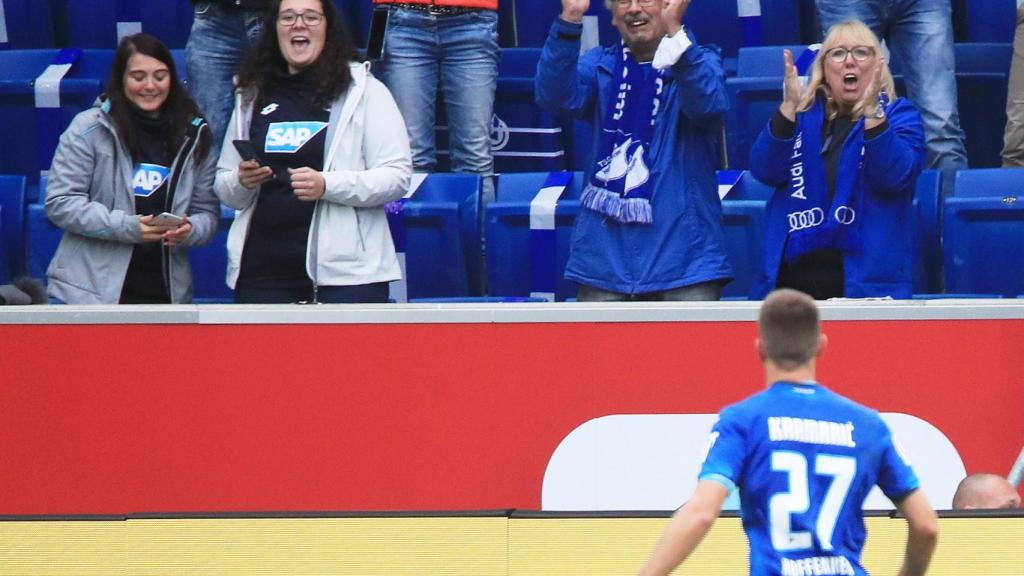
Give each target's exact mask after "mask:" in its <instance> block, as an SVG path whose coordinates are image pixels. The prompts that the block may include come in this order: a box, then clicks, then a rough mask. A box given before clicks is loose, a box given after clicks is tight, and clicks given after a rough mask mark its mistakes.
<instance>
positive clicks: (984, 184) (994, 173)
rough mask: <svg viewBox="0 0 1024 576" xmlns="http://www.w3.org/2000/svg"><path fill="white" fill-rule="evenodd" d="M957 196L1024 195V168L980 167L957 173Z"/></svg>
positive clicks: (955, 194)
mask: <svg viewBox="0 0 1024 576" xmlns="http://www.w3.org/2000/svg"><path fill="white" fill-rule="evenodd" d="M953 195H954V196H956V197H957V198H987V197H993V196H997V197H999V198H1003V197H1006V196H1024V168H979V169H974V170H960V171H958V172H957V173H956V185H955V187H954V191H953Z"/></svg>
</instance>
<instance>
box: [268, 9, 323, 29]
mask: <svg viewBox="0 0 1024 576" xmlns="http://www.w3.org/2000/svg"><path fill="white" fill-rule="evenodd" d="M300 18H301V19H302V23H303V24H305V25H306V26H309V27H313V26H319V25H320V23H321V22H323V21H324V15H323V14H321V13H319V12H312V11H310V12H303V13H302V14H296V13H295V12H292V11H291V10H289V11H287V12H281V13H280V14H278V15H277V23H278V24H279V25H281V26H286V27H291V26H295V23H296V22H298V21H299V19H300Z"/></svg>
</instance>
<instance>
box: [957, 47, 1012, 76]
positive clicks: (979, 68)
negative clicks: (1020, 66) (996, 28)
mask: <svg viewBox="0 0 1024 576" xmlns="http://www.w3.org/2000/svg"><path fill="white" fill-rule="evenodd" d="M953 55H954V58H955V60H956V72H957V74H963V73H978V72H991V73H1000V74H1006V73H1008V71H1009V70H1010V60H1011V59H1012V58H1013V44H1011V43H1009V42H967V43H961V44H954V45H953Z"/></svg>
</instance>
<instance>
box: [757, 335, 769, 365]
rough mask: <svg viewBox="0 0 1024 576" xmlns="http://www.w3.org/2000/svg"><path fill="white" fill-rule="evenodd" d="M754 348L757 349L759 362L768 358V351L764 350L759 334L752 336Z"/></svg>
mask: <svg viewBox="0 0 1024 576" xmlns="http://www.w3.org/2000/svg"><path fill="white" fill-rule="evenodd" d="M754 350H756V351H757V357H758V358H759V359H760V360H761V362H764V361H765V360H766V359H767V358H768V351H767V350H765V347H764V340H761V337H760V336H758V337H757V338H754Z"/></svg>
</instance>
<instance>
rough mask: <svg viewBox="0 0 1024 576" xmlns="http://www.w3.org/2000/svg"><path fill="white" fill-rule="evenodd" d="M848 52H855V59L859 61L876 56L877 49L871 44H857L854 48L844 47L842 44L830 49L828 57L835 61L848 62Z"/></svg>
mask: <svg viewBox="0 0 1024 576" xmlns="http://www.w3.org/2000/svg"><path fill="white" fill-rule="evenodd" d="M848 54H853V59H854V60H856V61H857V62H863V61H865V60H867V59H868V58H871V57H872V56H874V55H875V50H874V48H871V47H870V46H855V47H853V48H843V47H842V46H840V47H839V48H833V49H831V50H829V51H828V59H829V60H831V61H833V62H846V56H847V55H848Z"/></svg>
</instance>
